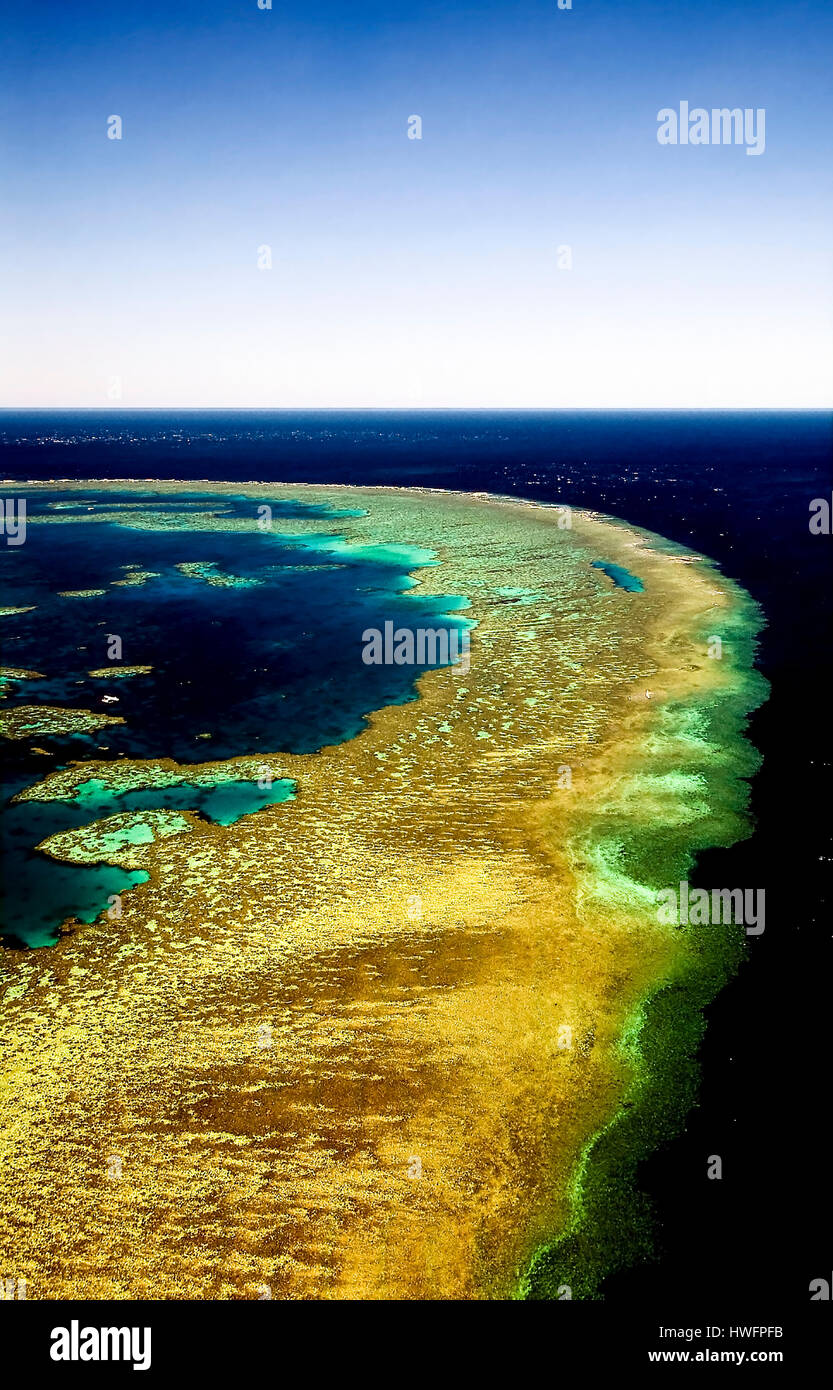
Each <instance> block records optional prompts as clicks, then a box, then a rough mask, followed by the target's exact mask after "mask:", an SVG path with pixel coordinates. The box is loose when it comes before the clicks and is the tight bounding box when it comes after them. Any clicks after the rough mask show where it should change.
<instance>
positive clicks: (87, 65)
mask: <svg viewBox="0 0 833 1390" xmlns="http://www.w3.org/2000/svg"><path fill="white" fill-rule="evenodd" d="M6 28H7V33H8V30H9V28H10V29H11V33H10V34H9V38H8V42H7V45H6V50H5V54H4V56H3V59H2V65H3V71H2V73H0V77H2V92H0V180H2V187H3V191H4V197H3V199H2V212H0V258H2V266H3V281H4V286H5V289H4V301H5V305H6V309H5V314H4V327H5V334H4V337H5V342H4V345H3V348H2V356H3V361H2V363H0V366H2V387H0V390H2V396H0V403H2V404H4V405H43V406H48V405H55V406H73V405H79V406H81V405H89V406H101V405H106V404H107V403H108V401H109V402H111V403H112V404H114V405H117V406H120V407H122V408H123V407H129V406H131V405H135V406H152V405H166V406H177V405H182V406H186V405H190V406H199V405H238V406H246V405H252V406H269V405H274V406H408V405H414V406H423V407H424V406H434V405H436V406H542V407H545V406H553V407H558V406H560V407H571V406H573V407H594V406H599V407H604V406H607V407H612V406H703V407H707V406H758V405H766V406H779V405H780V406H818V405H824V404H829V403H830V398H831V381H833V327H832V326H831V319H832V318H833V314H832V312H831V306H833V274H832V273H831V241H833V236H831V227H832V226H833V199H832V198H831V178H832V177H833V175H832V174H831V171H833V136H832V135H831V130H832V129H833V123H831V106H832V105H833V103H831V79H830V71H831V69H833V9H831V7H830V5H829V4H828V3H821V0H810V2H809V3H801V2H800V0H799V2H798V3H790V4H774V3H770V0H757V2H756V3H752V0H744V3H731V2H729V3H717V0H705V3H700V4H697V3H693V0H688V2H687V0H673V3H653V2H650V0H634V3H628V0H573V6H572V9H571V10H560V9H559V8H558V6H557V3H556V0H547V3H541V0H530V2H529V3H524V2H523V0H519V3H515V4H507V3H485V4H471V5H459V4H454V5H452V4H439V3H419V2H418V0H417V2H416V3H410V4H409V3H400V4H383V3H347V0H345V3H344V4H342V5H334V4H330V3H323V4H316V3H315V0H305V3H296V0H273V9H272V10H271V11H269V10H260V9H258V7H257V3H256V0H229V2H228V3H224V4H223V3H218V2H217V0H204V3H192V0H183V2H181V3H170V0H169V2H168V3H166V4H160V3H156V2H155V0H151V2H150V3H135V2H134V0H120V3H115V4H114V3H112V0H110V3H107V4H98V3H89V4H84V5H79V4H75V3H72V0H68V3H52V2H51V0H47V3H40V4H36V5H29V6H22V7H20V10H19V11H18V13H17V14H16V15H11V17H10V19H7V21H6ZM681 100H686V101H689V102H690V104H691V106H692V107H693V106H702V107H705V108H707V109H710V108H711V107H741V108H746V107H752V108H755V109H756V110H757V109H758V108H764V109H765V111H766V150H765V153H764V154H763V155H761V156H760V157H754V158H753V157H749V156H748V155H747V154H746V151H745V149H744V148H743V147H737V146H725V145H708V146H701V147H692V146H687V147H686V146H676V147H663V146H660V145H659V144H658V142H657V138H656V133H657V113H658V111H659V110H660V109H661V108H664V107H673V108H675V109H676V108H678V107H679V103H680V101H681ZM114 114H116V115H119V116H120V117H121V119H122V121H123V132H122V139H121V140H110V139H108V138H107V119H108V117H109V116H111V115H114ZM412 115H419V116H420V117H421V119H422V122H423V126H422V139H421V140H410V139H408V133H407V132H408V118H409V116H412ZM262 246H268V247H270V248H271V258H272V267H271V269H259V268H258V248H259V247H262ZM565 246H566V247H569V248H571V256H572V268H570V269H561V268H559V260H561V261H562V262H563V261H564V260H565V256H564V253H563V252H562V253H561V254H559V247H565ZM261 259H263V257H262V256H261Z"/></svg>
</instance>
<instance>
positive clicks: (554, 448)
mask: <svg viewBox="0 0 833 1390" xmlns="http://www.w3.org/2000/svg"><path fill="white" fill-rule="evenodd" d="M0 455H2V457H0V472H2V473H3V474H4V475H6V476H8V477H15V478H18V479H25V478H50V477H52V478H54V477H108V478H127V477H131V478H148V479H151V478H155V477H156V478H178V479H194V480H196V479H199V478H212V479H217V480H221V479H222V480H231V481H234V480H239V481H240V482H241V483H242V482H244V481H246V480H248V479H258V480H266V481H268V480H285V481H304V482H315V481H320V482H345V483H357V484H361V483H368V484H372V483H377V484H388V485H390V484H394V485H427V486H432V487H448V488H459V489H463V490H470V491H484V490H488V491H494V492H498V493H503V494H509V495H515V496H520V497H528V498H531V499H533V500H537V501H542V502H553V503H561V504H563V503H570V504H574V505H579V506H589V507H594V508H597V509H598V510H600V511H603V512H608V513H610V514H612V515H614V516H618V517H621V518H622V519H624V520H626V521H629V522H631V523H634V524H636V525H640V526H643V527H646V528H648V529H649V530H652V531H655V532H658V533H659V534H660V535H663V536H666V537H668V538H669V539H671V540H674V541H677V542H679V543H682V544H684V545H688V546H691V547H692V548H694V549H698V550H702V551H703V552H704V553H705V554H707V555H709V556H711V557H712V558H714V559H715V560H717V561H718V562H719V563H720V564H721V565H722V567H723V568H724V570H725V571H726V573H727V574H729V575H731V576H732V577H733V578H735V579H737V580H738V581H740V583H741V584H743V585H744V586H745V587H746V588H747V589H749V591H750V592H751V593H752V594H753V596H754V597H755V598H756V599H758V600H759V602H760V603H761V604H762V606H763V609H764V612H765V614H766V620H767V626H766V628H765V630H764V632H763V635H762V640H761V648H760V659H759V665H760V667H761V669H762V671H763V672H764V674H765V675H766V676H767V678H768V679H769V681H770V682H771V694H770V698H769V700H768V701H767V703H766V704H765V705H764V706H763V707H762V709H761V710H759V711H757V712H756V713H755V715H754V716H753V718H752V720H751V724H750V736H751V738H752V740H753V741H754V743H755V744H756V746H757V747H758V748H759V749H760V750H761V752H762V753H763V755H764V762H763V765H762V767H761V770H760V772H759V773H758V774H757V776H756V778H755V782H754V786H753V794H752V809H753V813H754V815H755V817H756V820H757V829H756V832H755V834H754V835H753V837H752V838H751V839H750V840H748V841H746V842H744V843H743V844H740V845H737V846H735V847H734V848H732V849H730V850H720V851H713V852H712V853H711V854H709V855H704V856H702V858H701V861H700V865H699V872H698V881H702V882H703V883H706V884H709V883H718V882H720V883H721V884H732V885H739V886H740V885H747V886H753V887H763V888H765V890H766V895H767V896H766V902H767V929H766V932H765V933H764V935H763V936H762V937H760V938H758V939H756V940H755V942H754V943H753V945H752V947H751V949H750V955H749V960H748V962H747V963H746V964H745V965H744V966H743V968H742V969H741V971H740V973H739V974H738V976H737V977H736V979H735V980H734V981H733V982H732V983H731V984H730V985H729V986H728V988H727V989H725V990H724V991H723V993H722V994H721V995H720V996H719V997H718V999H717V1000H716V1001H715V1003H714V1004H713V1005H711V1006H710V1009H709V1026H708V1029H707V1032H706V1038H705V1042H704V1044H703V1048H702V1053H701V1061H702V1073H703V1080H702V1088H701V1104H700V1107H699V1109H697V1110H695V1111H694V1112H693V1113H692V1115H691V1117H690V1120H689V1124H688V1129H687V1131H686V1133H685V1134H683V1135H682V1136H681V1137H680V1138H679V1139H678V1140H675V1141H674V1142H673V1143H672V1144H670V1145H669V1146H668V1147H667V1148H666V1149H665V1150H663V1151H661V1152H659V1153H658V1154H657V1155H656V1156H655V1157H654V1158H653V1159H651V1160H650V1161H649V1162H647V1163H645V1164H643V1165H642V1168H641V1181H642V1185H643V1187H644V1188H645V1190H646V1191H648V1193H649V1194H650V1195H651V1197H652V1199H653V1201H654V1203H655V1206H656V1208H657V1211H658V1215H659V1219H660V1251H661V1258H660V1260H659V1263H658V1264H656V1265H655V1266H652V1265H647V1266H643V1267H641V1268H640V1269H636V1270H632V1271H630V1272H628V1273H626V1274H622V1275H619V1276H614V1277H613V1278H611V1279H610V1280H608V1283H607V1297H608V1299H609V1300H610V1301H613V1302H625V1303H628V1302H630V1303H639V1304H642V1305H644V1304H647V1303H648V1302H649V1301H652V1302H653V1304H654V1305H655V1306H662V1304H663V1302H668V1301H671V1302H672V1303H675V1304H676V1305H677V1306H678V1307H679V1305H680V1300H681V1299H684V1298H685V1297H687V1296H690V1297H695V1296H699V1297H702V1296H703V1294H704V1293H711V1294H713V1295H714V1298H715V1306H718V1304H719V1303H720V1302H722V1303H723V1304H724V1305H727V1306H732V1307H737V1308H739V1309H740V1308H743V1309H755V1310H756V1317H755V1319H754V1320H755V1321H761V1320H763V1319H761V1318H759V1317H758V1316H757V1313H758V1312H761V1311H762V1310H763V1309H765V1308H769V1309H778V1308H781V1309H783V1307H784V1305H785V1303H788V1304H792V1303H793V1302H796V1303H801V1304H802V1306H803V1305H804V1304H805V1303H806V1300H807V1285H808V1282H809V1280H810V1279H811V1278H813V1277H819V1276H821V1277H829V1272H830V1267H831V1250H833V1241H831V1233H830V1228H829V1222H828V1220H827V1214H826V1213H825V1212H824V1211H819V1208H818V1200H819V1199H818V1192H819V1186H820V1183H821V1182H822V1177H821V1175H822V1174H823V1173H824V1172H826V1169H827V1166H828V1160H827V1155H826V1153H817V1152H814V1151H813V1150H812V1149H811V1148H809V1147H808V1139H807V1136H808V1134H810V1133H812V1132H813V1131H814V1129H815V1128H816V1120H817V1117H818V1114H819V1110H820V1108H821V1107H824V1108H825V1109H826V1106H827V1099H826V1097H824V1096H820V1095H819V1094H818V1091H817V1088H816V1086H815V1085H811V1084H810V1079H809V1078H810V1076H813V1077H817V1075H818V1073H819V1067H820V1065H822V1066H823V1064H821V1063H820V1059H822V1058H824V1057H826V1056H828V1055H829V1049H830V1024H829V1018H830V1005H829V982H830V979H831V958H830V957H831V951H830V941H831V928H830V907H829V904H830V864H831V860H833V850H832V849H831V837H830V829H829V826H830V817H829V773H830V734H829V720H828V716H827V710H828V707H829V701H830V695H829V683H828V682H829V666H830V662H829V651H830V643H831V636H832V635H833V631H832V629H833V623H831V612H832V610H833V605H831V578H832V577H833V538H831V537H830V536H812V535H810V532H809V527H808V516H809V504H810V502H811V501H812V499H813V498H816V497H827V498H830V496H831V484H833V419H832V418H831V416H830V414H828V413H823V412H802V413H793V412H736V413H735V412H715V413H709V412H692V413H685V412H680V413H678V412H656V413H655V412H632V413H628V412H491V413H489V412H396V411H389V412H354V413H343V412H302V413H298V412H274V413H270V412H263V411H261V412H204V411H198V412H179V413H175V414H174V413H171V412H142V413H139V414H133V415H131V414H128V413H125V412H115V411H107V412H106V413H105V412H101V413H99V414H91V413H71V414H69V413H66V412H64V413H60V412H57V413H56V412H48V413H47V412H39V413H31V412H30V413H24V414H22V413H19V412H3V413H0ZM57 530H58V528H53V530H52V532H51V534H53V535H54V534H55V532H56V531H57ZM190 539H191V538H189V554H188V555H187V556H186V555H185V554H184V553H183V554H180V555H178V556H177V558H179V559H190V558H195V557H196V552H194V551H192V549H191V546H190ZM403 539H405V538H403ZM27 544H28V543H27ZM26 548H27V547H23V548H22V549H24V550H25V549H26ZM133 558H134V557H133V555H131V554H125V555H124V556H123V561H129V560H132V559H133ZM137 558H139V557H138V556H137ZM142 558H144V557H142ZM223 558H224V560H225V562H226V563H227V564H228V565H229V567H230V568H233V566H232V565H231V557H230V556H229V555H228V554H227V553H225V552H224V557H223ZM8 568H9V567H8V565H5V566H4V571H5V573H8ZM80 582H81V581H80V580H75V581H74V582H73V584H72V587H79V586H80ZM85 582H92V581H91V579H88V581H85ZM375 588H376V589H377V591H378V583H376V585H375ZM193 592H194V586H192V594H193ZM210 592H211V594H212V597H214V596H215V595H216V593H217V592H219V591H215V590H211V591H210ZM297 592H298V593H299V595H302V596H303V597H302V599H301V600H300V601H302V602H303V604H304V606H305V605H306V602H307V598H306V595H307V592H308V591H307V586H306V584H304V583H302V584H301V585H300V586H299V589H298V591H297ZM149 593H150V590H148V595H149ZM389 597H391V595H390V594H389V593H387V594H386V595H385V602H387V600H388V598H389ZM238 598H239V595H238ZM6 601H9V602H11V601H14V600H6ZM139 601H141V600H139ZM146 601H147V600H146ZM235 601H236V600H235V598H234V596H232V599H231V602H232V603H234V602H235ZM309 601H310V602H313V599H312V595H311V593H310V595H309ZM400 601H401V600H400ZM67 602H71V601H67ZM85 602H87V601H85V600H78V603H79V604H83V603H85ZM90 602H94V601H90ZM382 606H384V605H382ZM377 611H378V610H377ZM290 619H291V615H285V616H284V617H283V618H282V619H281V622H283V621H289V620H290ZM10 621H11V620H10ZM14 621H23V620H22V619H15V620H14ZM108 621H109V619H108ZM275 626H276V633H275V636H276V638H277V639H279V638H280V637H281V636H282V635H283V634H282V633H281V632H280V631H278V630H277V629H278V628H279V627H280V623H278V622H277V621H276V624H275ZM229 640H231V642H232V648H231V650H230V651H229V652H228V654H226V652H225V651H224V652H223V653H222V667H223V669H224V670H226V669H228V668H230V666H231V665H232V664H233V662H232V658H233V660H234V661H237V660H238V656H239V648H238V646H237V639H229ZM125 659H126V660H127V659H130V660H131V661H136V662H139V661H141V659H142V658H141V657H140V656H139V655H138V654H135V655H134V654H131V655H130V657H129V658H128V657H127V656H126V657H125ZM196 659H197V660H198V661H199V660H201V658H199V657H197V658H196ZM4 660H5V662H6V664H9V665H26V664H32V665H35V666H37V662H36V661H34V660H32V662H31V663H29V662H25V661H23V659H22V658H18V656H17V655H15V654H14V652H13V651H9V652H7V653H6V655H5V657H4ZM334 660H337V657H334ZM204 661H205V665H206V666H207V664H208V661H207V658H205V659H204ZM93 664H94V663H93V662H90V665H93ZM95 664H98V663H97V662H96V663H95ZM39 669H42V667H41V668H39ZM203 669H204V667H203V668H201V670H203ZM370 669H371V670H372V669H373V668H370ZM377 669H378V668H377ZM311 674H312V673H311V672H310V671H305V672H304V673H303V676H302V680H305V679H307V678H308V677H310V676H311ZM380 675H381V676H382V678H383V679H384V673H380ZM234 679H235V677H234V676H233V675H232V673H231V671H230V670H229V680H230V681H234ZM319 680H320V682H321V684H320V686H319V695H318V697H317V703H316V711H315V714H314V717H313V721H312V722H313V723H314V722H315V720H317V718H319V717H320V719H321V720H322V721H326V720H328V719H329V718H330V715H329V714H328V713H327V704H328V701H329V700H331V699H333V698H334V697H335V695H336V691H337V687H338V682H335V683H331V684H329V685H328V683H327V679H326V674H325V673H324V672H321V673H319ZM287 683H288V692H287V698H288V701H289V703H288V705H287V708H288V709H291V708H292V707H293V706H292V701H293V695H292V690H291V685H292V682H291V678H290V673H289V672H287ZM176 689H177V687H176V685H175V683H174V685H173V686H172V690H173V691H174V692H176ZM116 693H119V694H121V693H122V692H121V691H120V690H119V691H117V692H116ZM180 693H181V692H180ZM379 694H381V692H374V698H377V697H378V695H379ZM125 696H126V700H127V704H126V706H125V708H130V702H131V701H133V700H139V699H141V695H140V687H139V686H136V687H135V692H134V693H131V694H128V692H126V691H125ZM39 698H40V697H39ZM175 703H176V702H175V699H174V700H173V701H172V702H171V710H170V719H171V723H170V730H171V738H172V739H179V740H185V739H186V737H187V733H186V730H185V729H184V727H182V726H181V725H180V727H179V729H177V713H176V709H175ZM361 703H362V702H361V701H359V705H361ZM208 704H210V701H209V702H208ZM368 707H369V706H368V705H367V703H366V702H365V705H364V708H365V709H366V708H368ZM113 708H119V709H121V708H122V707H121V706H114V707H113ZM357 709H358V706H357ZM207 712H208V706H206V715H207ZM359 717H360V715H359V714H358V713H357V718H359ZM154 718H157V719H158V720H159V721H161V722H162V723H164V721H165V720H166V718H167V716H166V715H165V711H164V710H163V709H162V707H161V705H160V706H159V707H158V709H157V711H156V712H155V714H154ZM299 719H301V715H300V713H299ZM281 727H283V726H282V725H281ZM101 741H104V740H101ZM107 741H108V742H111V736H110V733H109V731H108V738H107ZM204 747H211V745H210V744H206V745H204ZM154 751H156V752H158V751H159V750H158V749H156V750H154ZM236 751H239V750H236ZM66 756H74V757H78V756H82V755H81V754H80V753H79V752H78V751H77V750H76V751H74V752H71V751H70V750H66ZM199 756H202V757H204V756H207V754H205V753H202V752H201V753H200V754H199ZM33 775H34V771H33ZM710 1154H720V1155H721V1156H722V1158H723V1171H724V1177H723V1179H722V1181H719V1182H716V1181H711V1182H710V1181H708V1180H707V1179H706V1177H705V1171H706V1160H707V1158H708V1156H709V1155H710ZM808 1175H809V1180H807V1178H808ZM701 1306H702V1305H701ZM774 1320H775V1321H777V1317H776V1318H775V1319H774ZM769 1321H773V1319H772V1318H770V1319H769Z"/></svg>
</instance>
